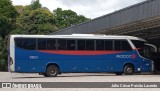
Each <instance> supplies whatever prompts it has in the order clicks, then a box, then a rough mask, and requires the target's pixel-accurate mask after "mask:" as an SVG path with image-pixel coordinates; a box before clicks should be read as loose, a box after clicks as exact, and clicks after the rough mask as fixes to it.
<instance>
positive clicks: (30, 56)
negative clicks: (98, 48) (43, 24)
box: [16, 48, 114, 72]
mask: <svg viewBox="0 0 160 91" xmlns="http://www.w3.org/2000/svg"><path fill="white" fill-rule="evenodd" d="M106 56H108V57H109V58H108V57H106ZM113 56H114V55H90V56H88V55H87V56H86V55H60V54H50V53H43V52H38V51H27V50H22V49H19V48H16V71H17V72H45V71H46V66H47V64H48V63H57V64H58V65H59V66H60V70H61V72H106V71H107V72H112V71H113V59H112V58H113Z"/></svg>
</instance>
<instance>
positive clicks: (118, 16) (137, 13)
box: [53, 0, 160, 34]
mask: <svg viewBox="0 0 160 91" xmlns="http://www.w3.org/2000/svg"><path fill="white" fill-rule="evenodd" d="M157 16H160V0H147V1H144V2H141V3H138V4H135V5H132V6H129V7H127V8H124V9H121V10H118V11H115V12H113V13H110V14H107V15H104V16H102V17H99V18H96V19H93V20H91V21H89V22H84V23H82V24H79V25H75V26H72V27H68V28H65V29H62V30H60V31H59V32H55V33H53V34H72V33H93V32H96V31H101V30H104V29H106V30H107V29H109V28H112V27H116V26H120V25H124V24H128V23H132V22H136V21H140V20H144V19H148V18H152V17H157Z"/></svg>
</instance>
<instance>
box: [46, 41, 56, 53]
mask: <svg viewBox="0 0 160 91" xmlns="http://www.w3.org/2000/svg"><path fill="white" fill-rule="evenodd" d="M47 50H56V39H47Z"/></svg>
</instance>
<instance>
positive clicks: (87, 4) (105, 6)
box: [11, 0, 145, 19]
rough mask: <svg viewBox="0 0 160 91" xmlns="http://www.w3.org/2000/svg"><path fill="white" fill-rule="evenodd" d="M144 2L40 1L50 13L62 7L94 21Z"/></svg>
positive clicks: (19, 1) (18, 1) (25, 1)
mask: <svg viewBox="0 0 160 91" xmlns="http://www.w3.org/2000/svg"><path fill="white" fill-rule="evenodd" d="M11 1H12V3H13V5H23V6H25V5H29V4H30V3H31V1H32V0H11ZM142 1H145V0H40V3H41V4H42V6H43V7H47V8H48V9H49V10H50V11H53V10H54V9H56V8H58V7H60V8H62V9H63V10H67V9H70V10H72V11H75V12H76V13H77V14H78V15H84V16H85V17H87V18H91V19H93V18H96V17H100V16H102V15H105V14H108V13H111V12H114V11H117V10H119V9H122V8H125V7H127V6H130V5H133V4H136V3H139V2H142Z"/></svg>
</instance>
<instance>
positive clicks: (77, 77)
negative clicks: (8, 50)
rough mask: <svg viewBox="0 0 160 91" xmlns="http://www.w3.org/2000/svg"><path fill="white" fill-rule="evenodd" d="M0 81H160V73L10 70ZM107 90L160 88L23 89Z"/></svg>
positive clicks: (1, 74)
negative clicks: (52, 74) (53, 74)
mask: <svg viewBox="0 0 160 91" xmlns="http://www.w3.org/2000/svg"><path fill="white" fill-rule="evenodd" d="M0 82H160V75H150V74H142V75H129V76H126V75H122V76H116V75H115V74H107V73H65V74H61V75H59V76H58V77H53V78H50V77H48V78H46V77H44V76H42V75H38V74H24V73H9V72H0ZM15 90H19V91H21V90H22V89H0V91H15ZM28 90H31V91H34V90H37V91H42V90H47V91H51V90H52V91H54V90H55V91H57V90H58V91H59V90H60V91H66V90H68V91H75V90H76V91H102V90H103V91H106V90H113V91H115V90H120V91H124V90H130V91H135V90H141V91H147V90H148V91H152V90H154V91H156V90H157V91H160V89H154V88H148V89H145V88H140V89H137V88H127V89H125V88H96V89H95V88H89V89H87V88H54V89H23V91H28Z"/></svg>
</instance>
